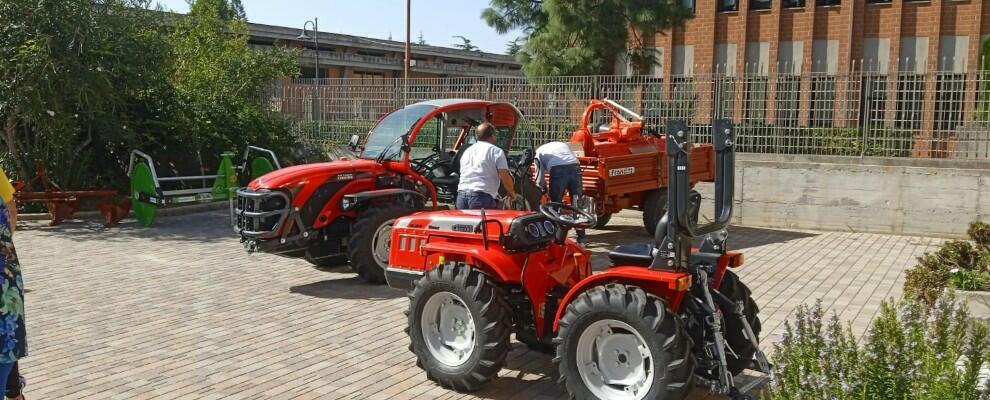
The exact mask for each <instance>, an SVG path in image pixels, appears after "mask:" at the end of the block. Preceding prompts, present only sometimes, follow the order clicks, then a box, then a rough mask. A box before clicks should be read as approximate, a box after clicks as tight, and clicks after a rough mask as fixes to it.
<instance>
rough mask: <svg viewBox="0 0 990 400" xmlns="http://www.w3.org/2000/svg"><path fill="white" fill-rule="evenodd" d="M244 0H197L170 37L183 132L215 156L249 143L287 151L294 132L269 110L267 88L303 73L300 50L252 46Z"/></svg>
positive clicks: (190, 142)
mask: <svg viewBox="0 0 990 400" xmlns="http://www.w3.org/2000/svg"><path fill="white" fill-rule="evenodd" d="M238 4H239V2H238V1H237V0H196V1H194V2H192V3H191V4H190V11H189V14H188V15H187V16H186V17H183V18H180V19H179V20H178V22H177V26H176V29H174V30H173V33H172V34H171V36H170V38H169V40H170V43H171V45H172V59H173V60H175V65H174V68H173V72H172V74H171V77H170V83H171V85H172V86H173V87H174V88H175V91H176V94H177V95H178V98H179V101H180V102H181V103H182V105H183V107H182V108H183V114H182V121H181V123H182V126H183V127H184V129H185V132H184V134H183V135H184V137H185V138H186V140H187V142H186V144H188V145H191V148H193V149H197V150H201V151H202V152H203V153H204V154H206V155H211V156H212V155H214V154H217V153H219V152H221V151H224V150H231V149H240V148H243V147H244V146H245V145H246V144H248V143H251V144H256V145H260V146H270V147H274V148H276V149H280V150H283V151H286V150H288V149H290V148H291V144H292V142H293V138H292V137H291V135H289V133H288V129H287V125H286V123H285V121H283V120H282V119H281V118H280V117H278V116H275V115H272V114H271V113H269V112H267V111H266V110H265V108H264V105H263V104H262V99H261V93H262V90H263V88H264V87H265V85H267V84H269V83H270V82H271V81H272V80H273V79H275V78H278V77H282V76H289V75H295V74H296V73H298V71H299V69H298V66H297V64H296V60H297V57H298V53H297V52H296V51H294V50H289V49H283V48H274V49H270V50H265V51H258V50H253V49H251V48H250V47H249V46H248V32H249V31H248V25H247V21H246V20H245V19H244V16H243V9H240V8H239V5H238ZM238 10H240V11H238ZM283 154H284V153H283Z"/></svg>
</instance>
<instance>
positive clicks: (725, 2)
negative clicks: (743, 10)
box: [718, 0, 739, 12]
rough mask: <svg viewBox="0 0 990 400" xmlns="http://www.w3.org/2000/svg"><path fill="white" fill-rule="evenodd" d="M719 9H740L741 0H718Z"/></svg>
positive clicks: (724, 10) (721, 10) (723, 10)
mask: <svg viewBox="0 0 990 400" xmlns="http://www.w3.org/2000/svg"><path fill="white" fill-rule="evenodd" d="M718 10H719V11H720V12H726V11H739V0H718Z"/></svg>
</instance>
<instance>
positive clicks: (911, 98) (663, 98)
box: [264, 63, 990, 160]
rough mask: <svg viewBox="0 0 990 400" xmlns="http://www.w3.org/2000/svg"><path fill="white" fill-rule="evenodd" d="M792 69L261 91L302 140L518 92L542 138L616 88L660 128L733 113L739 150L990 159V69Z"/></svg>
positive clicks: (698, 133) (335, 140) (705, 123)
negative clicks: (446, 103)
mask: <svg viewBox="0 0 990 400" xmlns="http://www.w3.org/2000/svg"><path fill="white" fill-rule="evenodd" d="M791 69H793V68H787V67H786V66H777V68H775V69H774V70H771V71H768V68H764V67H756V68H749V67H748V66H747V68H745V69H743V71H749V73H741V74H737V73H732V72H725V71H718V70H712V69H709V68H705V67H696V68H695V69H694V70H693V71H692V73H691V74H690V75H682V76H674V77H670V78H666V79H665V78H661V77H654V76H640V75H637V76H574V77H553V78H536V79H527V78H486V77H479V78H423V79H409V80H408V81H403V80H402V79H384V78H351V79H321V80H320V81H319V82H318V85H315V84H314V83H316V82H313V80H311V79H302V80H300V79H296V80H280V81H278V82H275V83H273V84H272V85H271V86H270V87H269V88H268V89H267V90H266V92H265V94H264V98H265V100H266V102H267V104H269V106H270V109H271V110H272V111H276V112H279V113H282V114H285V115H287V116H289V117H291V118H292V119H294V120H295V121H298V123H297V125H296V130H297V133H298V135H299V136H300V138H301V139H302V140H304V141H307V142H311V143H315V144H321V145H334V144H343V143H346V142H347V140H348V139H349V137H350V135H352V134H355V133H357V134H364V133H367V131H368V130H369V129H370V127H371V126H372V124H374V122H375V121H377V119H378V118H380V117H381V116H382V115H384V114H385V113H387V112H389V111H392V110H393V109H395V108H398V107H401V106H403V105H406V104H411V103H415V102H418V101H423V100H431V99H438V98H475V99H484V100H493V101H507V102H512V103H514V104H515V105H516V106H517V107H519V109H520V110H522V112H523V114H524V115H525V117H526V120H525V122H524V126H523V129H524V130H525V131H526V132H528V133H529V134H531V135H533V136H534V138H535V139H536V142H537V143H538V144H539V143H542V142H546V141H552V140H566V139H567V138H568V137H569V136H570V135H571V133H573V132H574V131H575V130H576V129H577V128H578V126H577V124H578V123H579V121H580V116H581V113H582V112H583V110H584V108H585V106H586V105H587V103H588V101H589V100H590V99H593V98H609V99H612V100H615V101H617V102H619V103H621V104H623V105H624V106H626V107H628V108H630V109H632V110H633V111H635V112H637V113H640V114H642V115H643V116H644V117H645V123H646V125H647V126H652V127H656V128H657V129H661V128H662V127H663V126H664V124H665V122H666V121H667V120H668V119H672V118H676V119H686V120H688V121H690V123H691V124H692V129H693V132H694V135H695V138H694V140H696V141H700V142H706V141H709V140H710V138H709V137H707V135H708V132H709V127H710V125H709V124H711V121H712V120H714V119H718V118H729V119H731V120H733V122H734V123H735V124H736V126H737V135H738V141H739V145H738V151H741V152H749V153H769V154H806V155H842V156H872V157H891V158H895V157H914V158H951V159H978V160H990V74H988V73H987V72H986V71H982V72H981V71H977V72H955V71H947V72H926V73H916V72H914V71H902V72H891V73H881V72H878V69H877V68H872V67H870V66H869V65H867V68H863V64H861V63H854V64H853V65H852V68H851V70H850V71H849V72H839V73H828V72H811V71H802V72H796V73H780V72H777V71H787V70H791ZM816 69H817V68H816ZM317 87H318V88H319V89H318V90H316V89H315V88H317ZM314 104H317V105H319V107H316V108H315V109H314V107H313V105H314Z"/></svg>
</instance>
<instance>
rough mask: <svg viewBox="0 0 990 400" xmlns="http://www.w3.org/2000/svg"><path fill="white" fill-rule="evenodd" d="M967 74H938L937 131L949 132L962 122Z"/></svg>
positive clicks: (936, 94) (936, 99) (936, 97)
mask: <svg viewBox="0 0 990 400" xmlns="http://www.w3.org/2000/svg"><path fill="white" fill-rule="evenodd" d="M965 91H966V75H965V74H951V73H950V74H938V81H937V83H936V89H935V131H936V132H939V133H943V134H948V133H951V132H953V131H955V130H956V128H959V125H961V124H962V120H963V118H962V114H963V99H964V93H965Z"/></svg>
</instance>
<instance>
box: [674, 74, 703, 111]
mask: <svg viewBox="0 0 990 400" xmlns="http://www.w3.org/2000/svg"><path fill="white" fill-rule="evenodd" d="M673 83H674V87H673V88H672V89H671V90H672V92H671V95H672V96H671V97H672V99H671V100H673V104H671V107H670V109H671V114H670V117H671V118H674V119H684V120H690V119H691V118H692V117H694V106H695V104H697V100H698V96H697V95H696V94H695V93H694V79H692V78H691V77H690V76H675V77H674V78H673Z"/></svg>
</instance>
